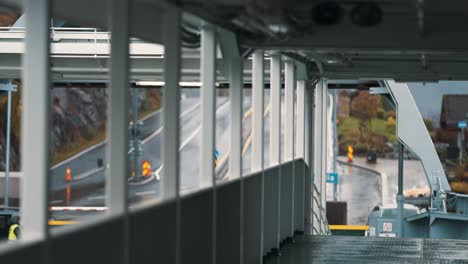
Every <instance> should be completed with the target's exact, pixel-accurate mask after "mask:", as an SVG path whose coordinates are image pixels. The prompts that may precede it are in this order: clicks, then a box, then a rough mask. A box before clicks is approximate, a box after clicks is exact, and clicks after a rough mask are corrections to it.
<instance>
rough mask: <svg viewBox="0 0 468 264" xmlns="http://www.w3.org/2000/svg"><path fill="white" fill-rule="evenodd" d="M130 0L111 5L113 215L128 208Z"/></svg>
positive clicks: (109, 175)
mask: <svg viewBox="0 0 468 264" xmlns="http://www.w3.org/2000/svg"><path fill="white" fill-rule="evenodd" d="M128 28H129V27H128V0H118V1H113V2H112V5H111V31H112V33H111V34H112V42H111V60H110V74H111V76H110V78H111V79H110V89H109V93H110V95H109V102H108V106H109V107H108V108H109V110H108V113H109V115H108V125H107V131H108V133H109V140H108V148H107V151H108V152H107V154H108V155H107V157H108V160H109V162H108V164H109V169H108V170H107V174H106V195H107V197H106V198H107V201H106V203H107V206H108V207H109V212H110V213H111V214H113V215H121V214H126V213H127V211H128V206H127V196H128V191H127V187H128V180H127V179H128V175H127V174H128V154H127V153H128V111H129V97H128V91H129V89H130V84H129V82H128V66H129V63H128V49H129V46H128V37H129V33H128Z"/></svg>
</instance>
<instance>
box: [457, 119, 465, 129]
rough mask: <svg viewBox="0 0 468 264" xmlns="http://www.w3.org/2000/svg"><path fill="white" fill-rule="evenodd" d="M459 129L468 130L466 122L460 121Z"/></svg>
mask: <svg viewBox="0 0 468 264" xmlns="http://www.w3.org/2000/svg"><path fill="white" fill-rule="evenodd" d="M458 128H466V121H458Z"/></svg>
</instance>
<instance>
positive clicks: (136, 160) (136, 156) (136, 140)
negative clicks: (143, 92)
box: [131, 87, 143, 180]
mask: <svg viewBox="0 0 468 264" xmlns="http://www.w3.org/2000/svg"><path fill="white" fill-rule="evenodd" d="M131 96H132V113H133V126H132V128H131V129H132V131H133V135H132V143H133V144H132V147H133V152H132V161H133V162H132V163H133V166H132V167H133V173H135V175H132V176H134V179H135V180H139V179H140V178H141V176H142V175H141V171H142V169H141V165H140V155H143V153H142V151H143V149H142V146H141V143H140V135H139V134H140V132H139V131H138V130H139V129H140V128H139V124H138V88H136V87H135V88H133V89H132V92H131Z"/></svg>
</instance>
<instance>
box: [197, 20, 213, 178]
mask: <svg viewBox="0 0 468 264" xmlns="http://www.w3.org/2000/svg"><path fill="white" fill-rule="evenodd" d="M200 58H201V60H200V62H201V65H200V69H201V81H202V87H201V114H202V117H201V134H200V135H201V148H200V187H206V186H212V185H213V184H215V181H214V177H215V176H214V160H213V155H214V154H213V153H214V142H215V134H214V133H215V121H216V120H215V108H216V95H215V92H216V87H215V81H216V36H215V31H214V29H213V27H212V26H211V25H208V24H206V25H204V26H203V28H202V31H201V54H200Z"/></svg>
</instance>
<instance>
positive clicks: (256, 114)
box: [251, 50, 265, 261]
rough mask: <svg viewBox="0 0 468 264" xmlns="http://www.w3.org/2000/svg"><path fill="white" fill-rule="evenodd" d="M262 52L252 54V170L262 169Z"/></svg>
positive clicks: (261, 228) (261, 243)
mask: <svg viewBox="0 0 468 264" xmlns="http://www.w3.org/2000/svg"><path fill="white" fill-rule="evenodd" d="M263 57H264V53H263V50H258V51H256V52H254V53H253V55H252V59H253V62H252V109H253V119H252V165H251V167H252V170H253V171H259V170H263V165H264V164H263V125H264V124H263V123H264V120H263V94H264V92H263V90H264V87H265V83H264V58H263ZM263 177H264V176H263V174H262V186H261V192H262V193H261V196H260V197H262V198H261V199H262V200H261V216H260V218H261V219H260V230H261V231H260V254H259V256H262V255H263V254H262V253H261V252H262V251H263V223H264V208H263V207H264V179H263ZM260 261H261V258H260Z"/></svg>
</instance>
